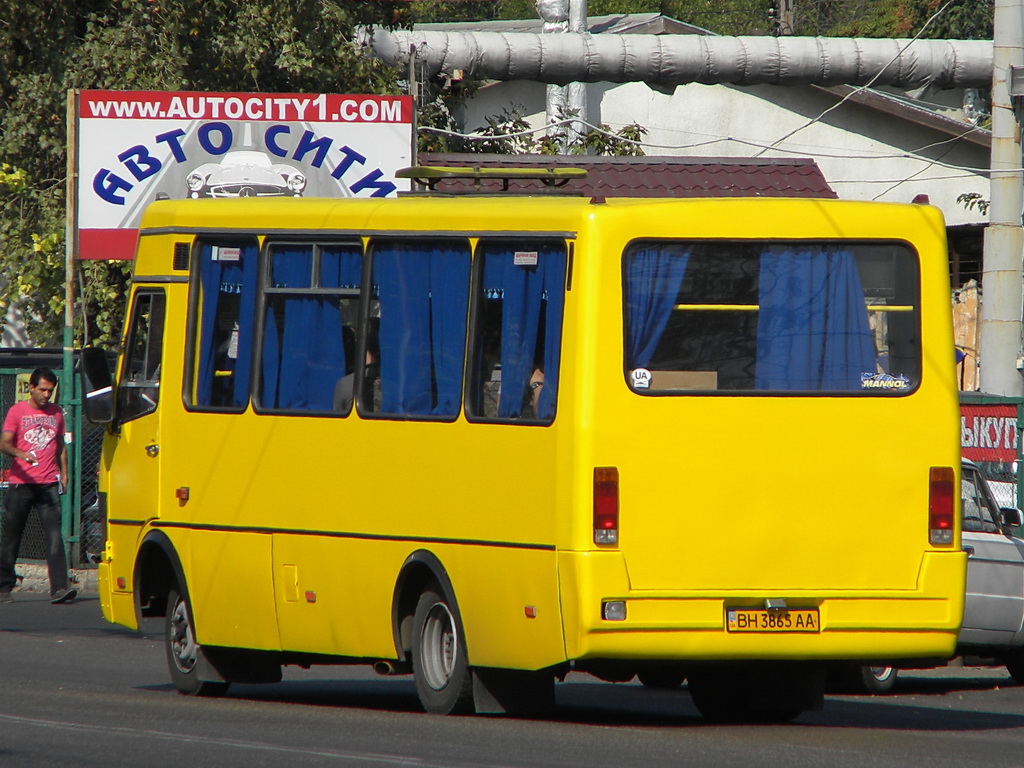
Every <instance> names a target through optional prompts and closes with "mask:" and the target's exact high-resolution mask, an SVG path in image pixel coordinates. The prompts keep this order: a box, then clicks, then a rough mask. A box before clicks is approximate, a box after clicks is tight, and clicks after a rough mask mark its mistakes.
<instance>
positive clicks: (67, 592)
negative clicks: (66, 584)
mask: <svg viewBox="0 0 1024 768" xmlns="http://www.w3.org/2000/svg"><path fill="white" fill-rule="evenodd" d="M77 595H78V590H77V589H58V590H57V591H56V592H54V593H53V594H52V595H50V602H51V603H53V604H54V605H57V604H58V603H66V602H68V601H69V600H74V599H75V597H76V596H77Z"/></svg>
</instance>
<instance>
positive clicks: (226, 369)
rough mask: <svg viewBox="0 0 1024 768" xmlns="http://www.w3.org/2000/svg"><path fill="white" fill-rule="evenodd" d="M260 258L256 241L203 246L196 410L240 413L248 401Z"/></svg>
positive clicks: (200, 249)
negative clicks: (198, 408) (213, 409)
mask: <svg viewBox="0 0 1024 768" xmlns="http://www.w3.org/2000/svg"><path fill="white" fill-rule="evenodd" d="M258 259H259V251H258V248H257V245H256V241H255V240H245V241H235V242H217V243H210V242H204V243H201V244H200V246H199V274H198V282H199V290H198V291H196V293H198V294H199V300H198V306H196V305H195V303H194V306H193V311H194V312H198V314H199V322H198V329H199V330H198V333H199V337H198V350H197V360H196V364H195V375H194V381H193V387H192V395H193V396H192V404H193V405H198V406H207V407H213V408H228V409H232V410H241V409H244V408H245V406H246V404H247V403H248V402H249V379H250V373H251V371H252V337H253V320H254V312H253V309H254V306H255V301H256V275H257V266H258Z"/></svg>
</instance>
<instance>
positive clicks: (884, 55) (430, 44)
mask: <svg viewBox="0 0 1024 768" xmlns="http://www.w3.org/2000/svg"><path fill="white" fill-rule="evenodd" d="M366 42H367V43H369V44H370V45H371V46H372V49H373V51H374V53H375V54H376V55H377V56H378V57H379V58H381V59H382V60H383V61H385V62H386V63H388V64H391V65H403V64H404V63H405V60H406V58H407V57H408V55H409V49H410V47H411V46H415V47H416V50H417V56H418V59H419V61H420V64H421V67H422V69H421V71H424V70H425V71H426V73H427V75H429V76H431V77H433V76H436V75H439V74H442V73H444V74H451V73H452V72H454V71H455V70H462V71H464V72H465V74H466V75H468V76H470V77H475V78H483V79H491V80H533V81H536V82H541V83H554V84H556V85H565V84H567V83H572V82H586V83H597V82H608V83H627V82H645V83H647V84H649V85H652V86H657V87H660V88H673V87H675V86H677V85H683V84H686V83H704V84H707V85H711V84H717V83H732V84H734V85H759V84H766V83H767V84H774V85H807V84H814V85H844V84H845V85H863V84H865V83H868V82H869V81H871V82H872V85H876V86H877V85H891V86H896V87H899V88H905V89H911V88H919V87H922V86H925V85H929V84H930V85H933V86H937V87H939V88H951V87H954V86H959V87H964V88H987V87H989V86H990V85H991V82H992V41H990V40H914V41H911V40H893V39H869V38H835V37H719V36H714V35H641V34H637V35H633V34H622V35H615V34H605V35H590V34H573V33H571V32H570V33H564V34H558V35H551V34H534V33H528V32H426V31H423V32H415V31H412V32H410V31H394V32H390V31H387V30H382V29H375V30H373V32H372V37H371V38H369V39H368V40H366Z"/></svg>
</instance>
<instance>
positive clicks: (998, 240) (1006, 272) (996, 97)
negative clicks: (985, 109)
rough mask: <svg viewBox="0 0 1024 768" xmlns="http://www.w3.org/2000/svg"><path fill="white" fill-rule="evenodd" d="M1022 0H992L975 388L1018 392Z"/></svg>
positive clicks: (1023, 239)
mask: <svg viewBox="0 0 1024 768" xmlns="http://www.w3.org/2000/svg"><path fill="white" fill-rule="evenodd" d="M1022 33H1024V2H1022V0H996V4H995V17H994V38H993V42H994V50H993V66H992V160H991V168H992V182H991V193H992V204H991V206H990V207H989V226H988V228H987V229H986V230H985V251H984V264H985V267H984V271H983V272H982V279H981V286H982V291H983V292H984V293H983V298H984V305H983V308H982V318H981V389H982V391H983V392H988V393H991V394H994V395H1008V396H1013V397H1020V396H1021V395H1024V377H1022V375H1021V372H1022V370H1024V355H1022V351H1021V313H1022V311H1024V305H1022V275H1021V267H1022V265H1021V258H1022V254H1024V233H1022V229H1021V212H1022V211H1024V174H1022V173H1021V170H1020V168H1021V159H1022V157H1021V137H1020V122H1019V119H1018V118H1019V114H1018V112H1017V110H1016V109H1015V107H1014V103H1013V98H1012V97H1011V95H1010V79H1011V71H1010V70H1011V67H1021V66H1024V45H1022Z"/></svg>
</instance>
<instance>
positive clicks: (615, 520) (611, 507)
mask: <svg viewBox="0 0 1024 768" xmlns="http://www.w3.org/2000/svg"><path fill="white" fill-rule="evenodd" d="M618 542H619V470H618V468H617V467H594V543H595V544H617V543H618Z"/></svg>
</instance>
